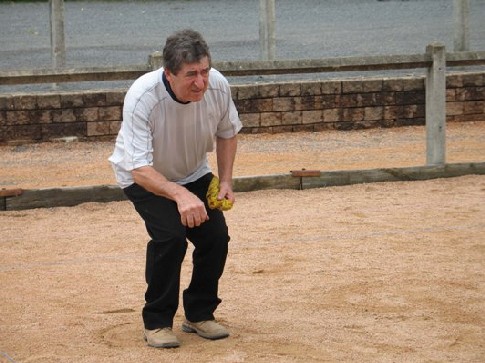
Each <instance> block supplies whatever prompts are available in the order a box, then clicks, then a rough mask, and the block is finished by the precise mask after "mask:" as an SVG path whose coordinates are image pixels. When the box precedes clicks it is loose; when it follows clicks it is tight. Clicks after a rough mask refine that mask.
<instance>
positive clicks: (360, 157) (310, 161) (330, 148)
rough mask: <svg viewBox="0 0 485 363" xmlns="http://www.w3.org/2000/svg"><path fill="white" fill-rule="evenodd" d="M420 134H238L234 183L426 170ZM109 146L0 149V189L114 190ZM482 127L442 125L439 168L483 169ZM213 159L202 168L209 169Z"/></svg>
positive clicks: (43, 145)
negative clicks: (474, 164) (292, 175)
mask: <svg viewBox="0 0 485 363" xmlns="http://www.w3.org/2000/svg"><path fill="white" fill-rule="evenodd" d="M425 140H426V135H425V129H424V127H420V126H416V127H404V128H392V129H371V130H361V131H348V132H342V131H330V130H329V131H323V132H314V133H312V132H298V133H283V134H255V135H248V134H241V135H239V150H238V154H237V158H236V163H235V169H234V175H235V176H236V177H237V176H254V175H268V174H284V173H288V172H289V171H290V170H299V169H302V168H305V169H317V170H323V171H325V170H329V171H330V170H346V169H354V170H358V169H372V168H392V167H406V166H420V165H425V163H426V150H425V142H426V141H425ZM112 150H113V142H71V143H62V142H48V143H41V144H25V145H18V146H8V145H3V146H0V188H24V189H32V188H52V187H62V186H74V185H75V186H86V185H100V184H114V183H115V180H114V177H113V172H112V170H111V167H110V165H109V163H108V160H107V159H108V157H109V156H110V155H111V152H112ZM484 155H485V122H466V123H449V124H448V125H447V162H450V163H451V162H471V161H483V160H484ZM214 156H215V155H213V154H212V153H211V154H209V161H210V163H211V165H212V167H213V168H214V170H216V169H215V157H214Z"/></svg>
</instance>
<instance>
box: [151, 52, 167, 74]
mask: <svg viewBox="0 0 485 363" xmlns="http://www.w3.org/2000/svg"><path fill="white" fill-rule="evenodd" d="M148 64H149V66H150V68H151V70H152V71H154V70H156V69H159V68H160V67H162V66H163V53H162V52H160V51H155V52H153V53H152V54H150V55H149V56H148Z"/></svg>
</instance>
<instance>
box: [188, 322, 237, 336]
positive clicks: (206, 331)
mask: <svg viewBox="0 0 485 363" xmlns="http://www.w3.org/2000/svg"><path fill="white" fill-rule="evenodd" d="M182 330H183V331H184V332H186V333H197V334H198V335H200V336H201V337H202V338H206V339H211V340H216V339H222V338H227V337H228V336H229V332H228V331H227V329H226V328H224V327H223V326H222V325H221V324H219V323H217V322H216V321H215V320H205V321H199V322H197V323H192V322H190V321H188V320H185V322H184V323H183V324H182Z"/></svg>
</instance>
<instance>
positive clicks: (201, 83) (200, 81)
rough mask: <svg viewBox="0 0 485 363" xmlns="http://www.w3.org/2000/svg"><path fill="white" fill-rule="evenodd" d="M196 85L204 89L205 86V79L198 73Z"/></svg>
mask: <svg viewBox="0 0 485 363" xmlns="http://www.w3.org/2000/svg"><path fill="white" fill-rule="evenodd" d="M194 83H195V85H196V87H197V88H199V89H203V88H204V84H205V78H204V77H203V76H202V75H201V74H200V73H197V76H196V77H195V81H194Z"/></svg>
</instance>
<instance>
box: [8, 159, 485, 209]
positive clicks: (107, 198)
mask: <svg viewBox="0 0 485 363" xmlns="http://www.w3.org/2000/svg"><path fill="white" fill-rule="evenodd" d="M470 174H478V175H484V174H485V162H477V163H474V162H472V163H454V164H445V165H437V166H416V167H406V168H384V169H368V170H343V171H321V172H320V176H315V175H310V176H302V177H301V180H300V177H298V178H296V177H294V176H292V175H291V172H290V173H288V174H274V175H264V176H248V177H239V178H235V179H234V191H235V192H251V191H256V190H265V189H295V190H297V189H311V188H324V187H331V186H343V185H351V184H361V183H376V182H394V181H416V180H429V179H437V178H451V177H458V176H463V175H470ZM125 199H126V198H125V196H124V194H123V191H122V190H121V189H119V188H118V186H116V185H98V186H87V187H71V188H52V189H27V190H23V193H22V194H21V195H19V196H12V197H8V198H6V205H5V210H8V211H12V210H25V209H33V208H53V207H69V206H75V205H78V204H81V203H87V202H114V201H121V200H125Z"/></svg>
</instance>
